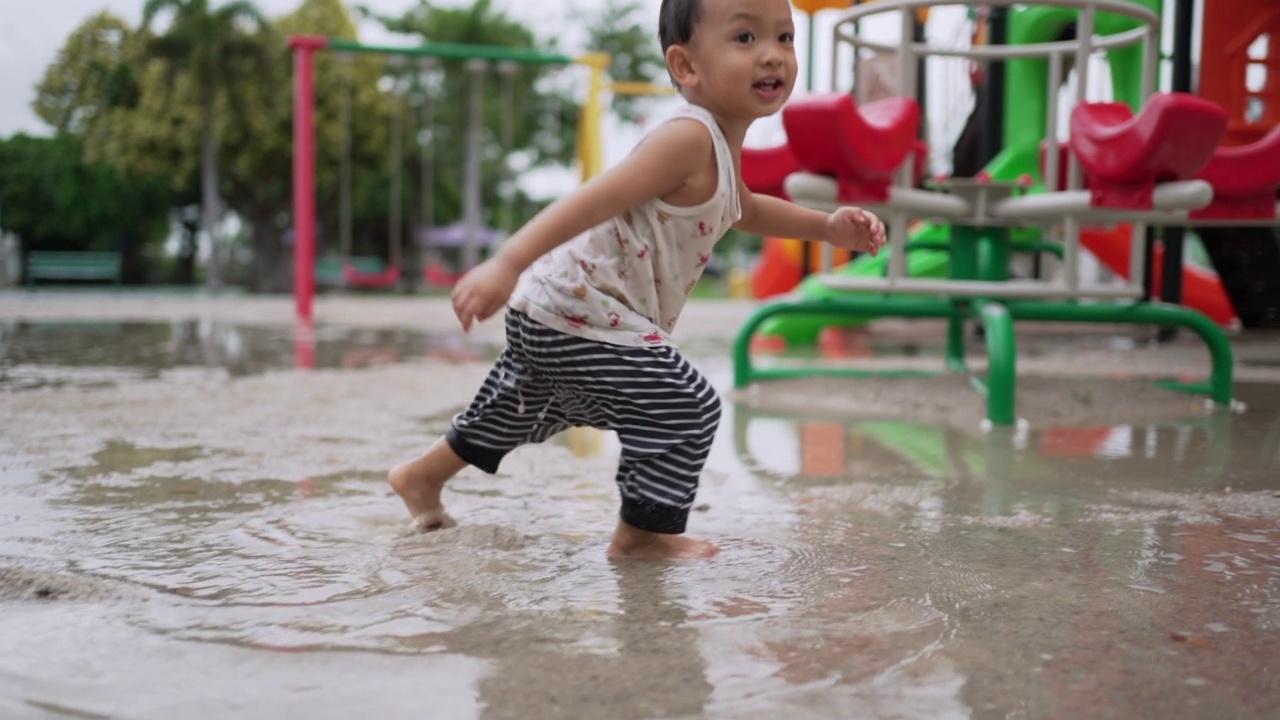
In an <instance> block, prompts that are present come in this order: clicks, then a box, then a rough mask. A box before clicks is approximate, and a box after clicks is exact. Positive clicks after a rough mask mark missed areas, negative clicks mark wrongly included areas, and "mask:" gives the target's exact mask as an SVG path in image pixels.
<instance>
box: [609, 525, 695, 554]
mask: <svg viewBox="0 0 1280 720" xmlns="http://www.w3.org/2000/svg"><path fill="white" fill-rule="evenodd" d="M718 552H720V546H719V545H716V544H715V543H713V542H710V541H707V540H698V539H697V538H691V537H688V536H685V535H666V534H663V533H653V532H647V531H645V530H641V529H640V528H637V527H634V526H632V525H628V524H626V523H625V522H622V521H621V520H619V521H618V529H617V530H616V531H614V534H613V542H611V543H609V550H608V554H609V557H610V558H613V559H615V560H622V559H634V560H692V559H696V558H709V557H712V556H714V555H715V554H716V553H718Z"/></svg>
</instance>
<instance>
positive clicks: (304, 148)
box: [289, 35, 573, 323]
mask: <svg viewBox="0 0 1280 720" xmlns="http://www.w3.org/2000/svg"><path fill="white" fill-rule="evenodd" d="M289 46H290V47H291V48H292V50H293V55H294V80H295V82H294V117H293V135H294V165H293V183H294V185H293V216H294V228H295V238H296V242H295V248H294V301H295V303H294V304H295V310H296V314H297V316H298V318H299V320H300V321H302V322H303V323H310V322H311V319H312V301H313V297H314V294H315V272H314V264H315V237H316V233H315V220H316V197H315V81H314V64H315V54H316V53H317V52H320V51H323V50H332V51H337V52H345V53H380V54H385V55H389V56H393V57H396V56H399V57H407V58H437V59H451V60H463V61H473V63H474V64H473V65H472V67H476V68H480V69H483V67H484V66H483V65H481V64H480V63H499V64H501V63H510V64H512V65H513V66H514V65H518V64H533V65H568V64H570V63H572V62H573V59H572V58H570V57H568V56H565V55H558V54H553V53H545V52H541V51H538V50H529V49H521V48H502V47H492V46H474V45H457V44H451V43H429V44H426V45H421V46H418V47H393V46H377V45H364V44H361V43H357V42H353V41H350V40H342V39H337V38H327V37H323V36H317V35H297V36H294V37H292V38H290V41H289ZM476 93H477V89H476V88H475V87H474V86H473V90H472V93H471V104H472V106H473V109H474V105H475V104H476V100H475V98H476V96H477V95H476ZM396 115H397V113H396V112H393V113H392V117H393V120H394V118H395V117H396ZM477 116H478V113H473V117H477ZM471 125H472V128H471V129H470V131H469V133H468V144H469V145H471V146H473V149H474V150H475V151H476V152H475V153H474V154H473V157H474V158H476V160H474V161H473V163H470V164H477V167H476V168H474V169H468V171H467V173H466V178H465V183H464V184H465V186H466V188H467V189H468V190H467V193H468V197H470V196H471V195H472V194H473V193H474V196H475V197H476V198H477V200H474V201H473V200H468V202H467V213H468V215H467V217H468V219H469V220H472V221H476V220H478V213H479V205H478V193H477V192H476V190H477V189H478V187H479V168H478V157H479V154H478V152H479V148H478V145H479V142H480V136H479V130H478V128H476V127H475V125H476V122H475V121H473V122H472V123H471ZM398 136H399V133H398V132H396V131H394V130H393V132H392V138H393V143H395V142H396V140H395V138H397V137H398ZM392 155H393V157H394V156H396V155H397V153H396V151H395V150H394V148H393V151H392ZM399 167H400V165H399V163H398V162H396V163H395V164H394V168H393V170H392V178H393V181H394V179H395V178H396V177H397V176H398V170H397V169H395V168H399ZM392 197H393V198H396V199H398V197H399V196H398V192H397V190H396V188H395V187H393V192H392ZM392 207H393V215H392V226H393V228H395V227H398V226H399V225H400V223H399V221H398V217H399V216H398V213H397V211H395V210H394V208H398V207H399V203H398V202H396V201H395V200H393V202H392ZM393 232H397V231H395V230H393ZM398 245H399V242H398V241H395V242H392V244H391V246H392V248H396V247H398ZM392 270H394V271H395V272H396V273H398V272H399V269H398V267H396V268H388V269H387V271H386V272H388V273H390V272H392ZM353 276H354V277H358V276H359V275H358V273H356V274H354V275H351V274H349V275H348V277H353ZM397 277H398V275H397Z"/></svg>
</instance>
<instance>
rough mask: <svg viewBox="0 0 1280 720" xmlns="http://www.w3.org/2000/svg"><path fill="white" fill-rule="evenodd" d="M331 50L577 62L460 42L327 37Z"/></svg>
mask: <svg viewBox="0 0 1280 720" xmlns="http://www.w3.org/2000/svg"><path fill="white" fill-rule="evenodd" d="M326 47H328V49H330V50H345V51H347V52H364V53H380V54H390V55H412V56H418V57H422V56H425V57H437V58H441V59H447V60H489V61H493V62H516V63H524V64H528V65H571V64H573V62H574V59H573V58H571V57H569V56H568V55H560V54H557V53H548V52H543V51H541V50H536V49H534V48H512V47H499V46H495V45H463V44H457V43H426V44H425V45H417V46H411V47H404V46H395V45H366V44H364V43H359V42H356V41H354V40H346V39H343V38H328V43H327V45H326Z"/></svg>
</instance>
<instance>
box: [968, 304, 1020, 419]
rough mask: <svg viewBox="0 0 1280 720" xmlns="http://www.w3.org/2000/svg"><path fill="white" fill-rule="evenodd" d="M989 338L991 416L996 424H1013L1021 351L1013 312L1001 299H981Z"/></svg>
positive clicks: (989, 413) (980, 309)
mask: <svg viewBox="0 0 1280 720" xmlns="http://www.w3.org/2000/svg"><path fill="white" fill-rule="evenodd" d="M977 307H978V308H979V312H980V313H981V315H982V328H983V330H985V331H986V338H987V363H988V364H987V419H988V420H990V421H991V423H992V424H993V425H1012V424H1013V423H1014V421H1015V420H1016V419H1017V412H1016V410H1015V402H1016V394H1017V382H1018V353H1017V344H1016V341H1015V339H1014V334H1013V316H1012V315H1010V314H1009V310H1008V308H1006V307H1005V306H1004V305H1002V304H1000V303H997V302H980V303H979V304H978V306H977Z"/></svg>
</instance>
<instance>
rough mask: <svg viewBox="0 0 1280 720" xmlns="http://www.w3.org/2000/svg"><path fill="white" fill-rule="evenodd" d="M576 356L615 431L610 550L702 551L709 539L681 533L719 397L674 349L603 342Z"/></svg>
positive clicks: (653, 554)
mask: <svg viewBox="0 0 1280 720" xmlns="http://www.w3.org/2000/svg"><path fill="white" fill-rule="evenodd" d="M601 353H602V354H604V355H606V356H607V357H600V356H592V355H590V354H587V355H585V356H583V357H580V358H578V365H579V368H578V372H580V373H581V374H582V375H583V377H582V378H581V380H580V382H579V384H580V387H581V388H582V390H583V391H584V392H586V393H588V394H589V395H590V396H591V398H592V400H593V401H594V402H593V404H594V405H595V406H596V408H598V411H599V412H600V413H601V414H603V416H604V417H605V418H606V421H607V422H606V423H605V426H606V427H607V428H609V429H611V430H615V431H616V432H617V433H618V437H619V439H620V440H621V442H622V458H621V461H620V463H619V466H618V474H617V482H618V489H619V491H620V492H621V495H622V510H621V517H620V522H619V523H618V529H617V531H616V532H615V534H614V539H613V543H612V544H611V545H610V548H609V554H610V555H612V556H615V557H649V558H670V557H705V556H708V555H713V554H715V552H716V551H717V550H718V548H716V546H715V545H714V544H712V543H709V542H705V541H701V540H694V539H692V538H688V537H685V536H684V535H683V533H684V530H685V524H686V522H687V520H688V517H689V509H690V508H691V507H692V506H693V501H694V496H695V494H696V493H697V489H698V480H699V477H700V476H701V474H702V468H703V466H704V465H705V464H706V461H707V455H708V454H709V453H710V451H711V443H712V441H713V439H714V437H715V433H716V428H717V426H718V425H719V422H720V398H719V396H718V395H717V394H716V391H715V389H714V388H712V387H711V384H710V383H709V382H707V380H706V378H704V377H703V376H702V374H701V373H699V372H698V371H697V370H696V369H695V368H694V367H693V366H692V365H690V364H689V362H688V361H687V360H685V359H684V357H682V356H681V355H680V353H679V352H677V351H676V350H675V348H669V347H661V348H619V347H613V348H609V349H604V348H602V349H601Z"/></svg>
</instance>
